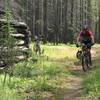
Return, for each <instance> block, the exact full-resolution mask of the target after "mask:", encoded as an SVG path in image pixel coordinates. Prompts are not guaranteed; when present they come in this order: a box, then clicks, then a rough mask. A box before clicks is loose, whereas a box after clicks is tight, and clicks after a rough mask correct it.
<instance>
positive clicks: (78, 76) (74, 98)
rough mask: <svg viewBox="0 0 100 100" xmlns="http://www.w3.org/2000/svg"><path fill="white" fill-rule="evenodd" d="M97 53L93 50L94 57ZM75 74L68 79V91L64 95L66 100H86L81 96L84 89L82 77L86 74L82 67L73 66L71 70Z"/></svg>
mask: <svg viewBox="0 0 100 100" xmlns="http://www.w3.org/2000/svg"><path fill="white" fill-rule="evenodd" d="M95 54H96V52H95V51H94V50H92V57H95ZM69 70H70V71H71V73H72V74H73V75H72V76H71V77H69V78H68V83H69V86H68V90H67V91H66V93H65V94H64V100H85V97H82V96H81V91H82V90H83V89H82V81H83V80H82V76H83V75H85V74H86V73H85V72H83V71H82V68H81V66H76V65H75V66H72V67H70V68H69Z"/></svg>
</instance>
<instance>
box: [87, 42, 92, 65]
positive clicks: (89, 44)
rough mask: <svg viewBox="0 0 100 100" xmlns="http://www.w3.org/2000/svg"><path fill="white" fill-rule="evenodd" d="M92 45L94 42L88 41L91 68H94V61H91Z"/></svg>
mask: <svg viewBox="0 0 100 100" xmlns="http://www.w3.org/2000/svg"><path fill="white" fill-rule="evenodd" d="M91 44H92V41H88V44H87V45H88V52H89V53H88V54H89V62H90V66H92V60H91Z"/></svg>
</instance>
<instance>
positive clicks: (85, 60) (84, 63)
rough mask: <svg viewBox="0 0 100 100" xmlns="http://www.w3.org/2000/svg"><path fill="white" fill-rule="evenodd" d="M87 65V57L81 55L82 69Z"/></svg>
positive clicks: (85, 69)
mask: <svg viewBox="0 0 100 100" xmlns="http://www.w3.org/2000/svg"><path fill="white" fill-rule="evenodd" d="M88 67H89V59H88V57H82V69H83V71H87V69H88Z"/></svg>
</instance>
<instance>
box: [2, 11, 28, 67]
mask: <svg viewBox="0 0 100 100" xmlns="http://www.w3.org/2000/svg"><path fill="white" fill-rule="evenodd" d="M0 14H4V12H3V11H0ZM6 23H7V22H6V21H5V20H4V19H0V29H1V27H2V25H4V24H6ZM10 25H11V26H12V27H13V28H14V29H15V30H16V32H14V33H12V34H10V35H11V36H12V37H14V38H16V39H17V40H18V41H17V42H16V46H15V48H16V49H20V51H21V52H22V55H18V56H16V61H19V60H23V59H25V58H26V57H27V55H28V54H27V50H28V48H29V47H28V43H29V29H28V27H27V25H26V24H25V23H24V22H18V21H16V20H13V21H10ZM1 34H3V32H2V31H0V35H1ZM4 66H5V64H3V61H2V60H1V59H0V67H4Z"/></svg>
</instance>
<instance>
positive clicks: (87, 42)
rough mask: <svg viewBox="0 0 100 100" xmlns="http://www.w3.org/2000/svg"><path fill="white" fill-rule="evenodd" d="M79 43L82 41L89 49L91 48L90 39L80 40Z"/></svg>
mask: <svg viewBox="0 0 100 100" xmlns="http://www.w3.org/2000/svg"><path fill="white" fill-rule="evenodd" d="M81 43H84V44H85V45H87V47H88V48H89V49H91V44H92V41H91V40H82V41H81Z"/></svg>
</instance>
